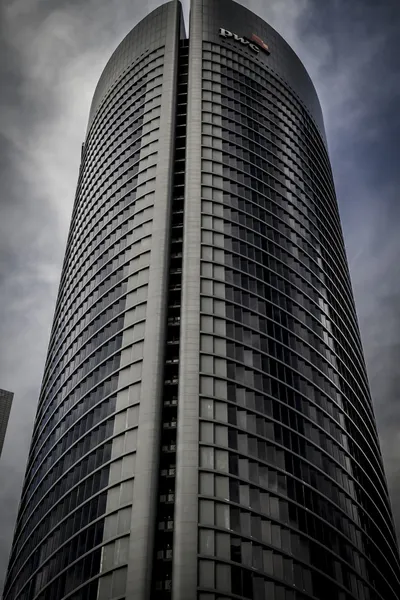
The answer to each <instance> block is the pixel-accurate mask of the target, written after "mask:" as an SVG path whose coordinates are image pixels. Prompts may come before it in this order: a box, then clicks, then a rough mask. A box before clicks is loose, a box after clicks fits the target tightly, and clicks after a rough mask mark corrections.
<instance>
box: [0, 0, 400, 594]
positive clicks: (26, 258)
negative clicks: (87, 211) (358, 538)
mask: <svg viewBox="0 0 400 600" xmlns="http://www.w3.org/2000/svg"><path fill="white" fill-rule="evenodd" d="M216 1H218V0H216ZM159 3H160V2H158V1H156V0H154V1H148V2H147V3H144V2H141V1H140V0H133V1H132V0H129V1H128V0H126V1H125V0H124V1H121V0H107V1H106V0H85V2H82V1H81V0H59V2H58V3H57V8H56V9H55V8H54V3H52V2H50V1H49V0H6V1H5V2H4V1H3V4H2V6H1V8H0V56H1V57H2V58H1V59H0V78H1V85H0V90H1V92H0V94H1V95H0V144H1V153H0V178H1V179H0V180H1V182H2V188H1V190H2V191H1V206H0V211H1V213H0V216H1V218H0V356H1V362H0V386H1V387H5V388H6V389H11V390H13V391H14V392H15V401H14V407H13V411H12V415H11V419H10V424H9V431H8V435H7V438H6V444H5V448H4V451H3V456H2V458H1V463H0V480H1V482H2V486H1V489H0V515H1V516H0V589H1V578H2V575H1V571H2V570H4V568H5V566H6V562H7V556H8V552H9V544H10V540H11V536H12V531H13V521H14V519H15V515H16V510H17V501H18V495H19V491H20V486H21V484H22V477H23V472H24V468H25V463H26V458H27V452H28V448H29V442H30V435H31V429H32V423H33V418H34V413H35V410H36V404H37V398H38V392H39V387H40V378H41V375H42V372H43V366H44V360H45V352H46V345H47V342H48V337H49V332H50V326H51V319H52V314H53V311H54V305H55V297H56V293H57V286H58V281H59V276H60V269H61V262H62V257H63V252H64V247H65V241H66V235H67V230H68V225H69V219H70V214H71V210H72V203H73V198H74V192H75V184H76V179H77V174H78V166H79V154H80V144H81V142H82V140H83V136H84V133H85V129H86V120H87V116H88V110H89V104H90V100H91V96H92V93H93V90H94V87H95V84H96V81H97V79H98V77H99V75H100V73H101V70H102V68H103V66H104V64H105V62H106V61H107V59H108V57H109V55H110V54H111V52H112V51H113V49H114V48H115V47H116V45H117V44H118V43H119V41H120V40H121V39H122V38H123V36H124V35H125V34H126V33H128V31H129V30H130V29H131V28H132V27H133V26H134V25H135V23H136V22H137V21H139V20H140V19H141V18H143V17H144V16H145V14H147V12H148V11H149V10H152V9H153V8H155V7H156V6H157V5H158V4H159ZM243 4H245V5H246V6H248V8H250V9H251V10H254V11H255V12H257V13H259V14H260V15H262V16H263V17H264V18H265V19H266V20H268V21H269V22H270V23H271V24H272V25H273V26H275V27H276V28H277V29H278V31H279V32H280V33H281V34H282V35H283V36H284V37H285V38H286V39H287V40H288V42H289V43H290V44H291V45H292V46H293V47H294V49H295V50H296V52H298V54H299V55H300V57H301V58H302V60H303V62H304V63H305V65H306V67H307V69H308V70H309V72H310V74H311V76H312V78H313V80H314V82H315V84H316V87H317V91H318V93H319V96H320V99H321V103H322V105H323V110H324V115H325V122H326V129H327V134H328V140H329V146H330V150H331V157H332V162H333V167H334V173H335V179H336V185H337V190H338V196H339V201H340V208H341V213H342V219H343V227H344V231H345V237H346V243H347V249H348V255H349V261H350V267H351V271H352V276H353V285H354V290H355V295H356V299H357V307H358V313H359V318H360V324H361V328H362V334H363V339H364V345H365V352H366V357H367V360H368V365H369V374H370V380H371V386H372V389H373V395H374V400H375V406H376V412H377V418H378V424H379V427H380V432H381V439H382V448H383V451H384V455H385V459H386V468H387V473H388V479H389V485H390V488H391V491H392V497H393V499H394V502H393V504H394V509H395V516H396V519H397V522H398V524H399V529H400V508H397V504H398V499H399V498H400V484H399V478H398V476H397V475H398V472H397V471H398V450H397V448H398V431H399V424H400V409H398V408H397V407H398V403H397V387H398V386H397V377H398V376H397V364H398V363H399V358H400V353H399V344H398V340H399V324H400V314H399V309H398V306H399V289H398V287H399V283H397V282H400V278H399V277H398V276H397V275H399V273H398V266H397V263H398V261H397V257H398V256H399V242H398V241H397V237H398V236H397V231H396V229H397V227H398V223H399V214H398V209H397V208H396V205H397V202H396V201H397V189H398V188H399V185H398V184H399V181H398V177H399V176H398V175H397V173H396V170H395V168H394V165H395V163H396V159H397V160H398V146H397V141H396V136H397V135H398V133H399V132H398V129H399V117H398V116H397V106H396V100H397V102H398V95H399V91H400V89H399V82H398V67H399V65H398V59H396V56H397V55H399V54H400V53H398V52H397V50H398V47H397V40H396V39H395V32H396V30H397V31H398V27H399V20H400V7H397V6H396V4H395V2H391V1H390V0H386V1H385V2H381V3H376V2H372V1H369V0H365V1H362V2H361V1H358V0H354V2H352V3H348V2H345V0H331V1H330V2H327V3H321V2H317V0H270V1H269V2H268V3H267V4H266V3H265V1H264V0H247V1H243ZM185 8H186V11H187V3H186V4H185ZM396 151H397V154H395V153H396Z"/></svg>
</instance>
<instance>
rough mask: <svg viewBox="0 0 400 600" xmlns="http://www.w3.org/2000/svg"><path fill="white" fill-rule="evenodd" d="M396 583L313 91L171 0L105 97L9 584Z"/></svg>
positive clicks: (250, 28) (254, 21)
mask: <svg viewBox="0 0 400 600" xmlns="http://www.w3.org/2000/svg"><path fill="white" fill-rule="evenodd" d="M399 597H400V566H399V554H398V547H397V542H396V537H395V532H394V525H393V519H392V514H391V508H390V502H389V498H388V492H387V486H386V481H385V475H384V471H383V466H382V458H381V453H380V448H379V441H378V436H377V432H376V425H375V418H374V413H373V408H372V403H371V398H370V392H369V387H368V380H367V375H366V370H365V364H364V358H363V353H362V347H361V342H360V335H359V329H358V324H357V318H356V312H355V308H354V300H353V295H352V290H351V285H350V278H349V271H348V266H347V259H346V254H345V249H344V244H343V236H342V231H341V226H340V219H339V214H338V208H337V203H336V198H335V191H334V185H333V179H332V173H331V168H330V163H329V157H328V153H327V147H326V141H325V134H324V126H323V119H322V114H321V109H320V105H319V102H318V98H317V95H316V92H315V90H314V87H313V85H312V83H311V80H310V78H309V76H308V75H307V73H306V71H305V69H304V67H303V65H302V64H301V62H300V61H299V59H298V58H297V56H296V55H295V54H294V52H293V51H292V50H291V49H290V48H289V46H288V45H287V44H286V42H285V41H284V40H283V39H282V38H281V37H280V36H279V35H278V34H277V32H276V31H275V30H273V29H272V28H271V27H270V26H269V25H267V24H266V23H265V22H264V21H262V20H261V19H260V18H259V17H257V16H256V15H254V14H253V13H251V12H250V11H249V10H247V9H246V8H244V7H242V6H241V5H239V4H237V3H235V2H233V1H232V0H192V6H191V20H190V36H189V39H186V36H185V31H184V26H183V20H182V10H181V7H180V5H179V3H178V2H175V1H173V2H170V3H168V4H165V5H163V6H161V7H160V8H159V9H157V10H155V11H154V12H153V13H151V14H150V15H149V16H148V17H147V18H146V19H144V20H143V21H142V22H141V23H139V25H137V26H136V27H135V28H134V29H133V30H132V32H131V33H130V34H129V35H128V36H127V37H126V38H125V40H124V41H123V42H122V43H121V44H120V46H119V47H118V48H117V50H116V51H115V53H114V54H113V56H112V57H111V59H110V61H109V63H108V64H107V66H106V68H105V70H104V72H103V75H102V76H101V79H100V81H99V84H98V86H97V89H96V92H95V96H94V99H93V103H92V108H91V112H90V117H89V126H88V131H87V135H86V139H85V143H84V145H83V148H82V164H81V168H80V173H79V181H78V188H77V194H76V201H75V206H74V210H73V216H72V222H71V228H70V234H69V238H68V244H67V250H66V256H65V262H64V266H63V272H62V277H61V284H60V291H59V296H58V299H57V306H56V312H55V316H54V324H53V329H52V334H51V340H50V346H49V352H48V357H47V362H46V368H45V374H44V379H43V384H42V390H41V395H40V400H39V407H38V413H37V418H36V422H35V428H34V433H33V439H32V445H31V450H30V455H29V461H28V467H27V472H26V478H25V484H24V489H23V494H22V500H21V505H20V509H19V515H18V520H17V525H16V530H15V538H14V544H13V549H12V553H11V558H10V564H9V570H8V575H7V581H6V585H5V591H4V600H67V599H68V600H153V599H159V600H228V599H230V600H235V599H236V600H242V599H249V600H264V599H266V600H307V599H309V600H398V598H399Z"/></svg>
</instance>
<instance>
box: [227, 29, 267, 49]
mask: <svg viewBox="0 0 400 600" xmlns="http://www.w3.org/2000/svg"><path fill="white" fill-rule="evenodd" d="M219 35H220V36H221V37H224V38H232V39H233V40H235V41H236V42H239V43H240V44H243V46H248V47H249V48H250V50H252V51H253V52H255V54H258V53H259V52H260V50H263V51H264V52H266V53H267V54H270V50H269V48H268V45H267V44H266V43H265V42H264V41H263V40H262V39H261V38H260V37H258V35H256V34H255V33H253V35H252V36H251V39H247V38H245V37H240V36H238V35H237V34H236V33H232V31H228V29H224V28H223V27H221V28H220V30H219Z"/></svg>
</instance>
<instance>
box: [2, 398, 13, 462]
mask: <svg viewBox="0 0 400 600" xmlns="http://www.w3.org/2000/svg"><path fill="white" fill-rule="evenodd" d="M13 397H14V394H13V393H12V392H6V390H0V456H1V451H2V450H3V445H4V439H5V437H6V431H7V425H8V419H9V417H10V411H11V404H12V401H13Z"/></svg>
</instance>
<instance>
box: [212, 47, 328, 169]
mask: <svg viewBox="0 0 400 600" xmlns="http://www.w3.org/2000/svg"><path fill="white" fill-rule="evenodd" d="M203 47H204V52H203V58H204V59H205V60H211V61H212V63H213V68H215V64H218V63H220V64H221V65H222V66H224V67H227V68H229V69H230V70H231V71H234V72H235V74H236V76H245V77H246V81H247V83H248V84H249V77H248V76H249V75H250V77H251V81H254V82H256V83H257V84H258V85H259V86H261V87H259V88H258V89H259V90H260V95H261V96H262V97H263V103H264V102H270V103H271V105H273V106H274V109H275V110H277V111H280V112H277V115H282V117H285V116H288V117H289V118H290V119H291V122H293V123H298V122H299V121H300V122H301V123H302V125H303V131H302V132H301V139H302V140H304V142H305V143H306V144H309V142H310V140H312V141H313V143H314V144H317V147H318V150H317V152H316V155H315V158H316V160H317V161H322V165H323V168H324V169H327V170H328V172H330V162H329V157H328V153H327V151H326V148H325V146H324V144H323V142H322V140H321V134H320V132H319V131H318V130H317V127H316V126H315V124H314V122H313V120H312V118H311V117H310V113H309V111H308V110H307V109H305V108H304V106H303V105H302V102H301V100H300V99H299V98H298V96H297V95H296V94H295V93H293V90H290V91H289V89H288V84H287V83H286V82H285V84H282V83H281V82H280V81H279V80H278V79H277V77H276V76H275V75H274V74H273V73H272V72H271V70H270V69H268V70H267V69H266V68H265V67H263V65H261V64H260V63H259V62H254V61H251V60H249V59H248V58H246V57H244V56H242V55H240V56H239V55H238V53H237V52H232V50H229V49H227V48H225V47H223V46H219V45H216V44H210V43H209V42H206V43H204V45H203Z"/></svg>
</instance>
